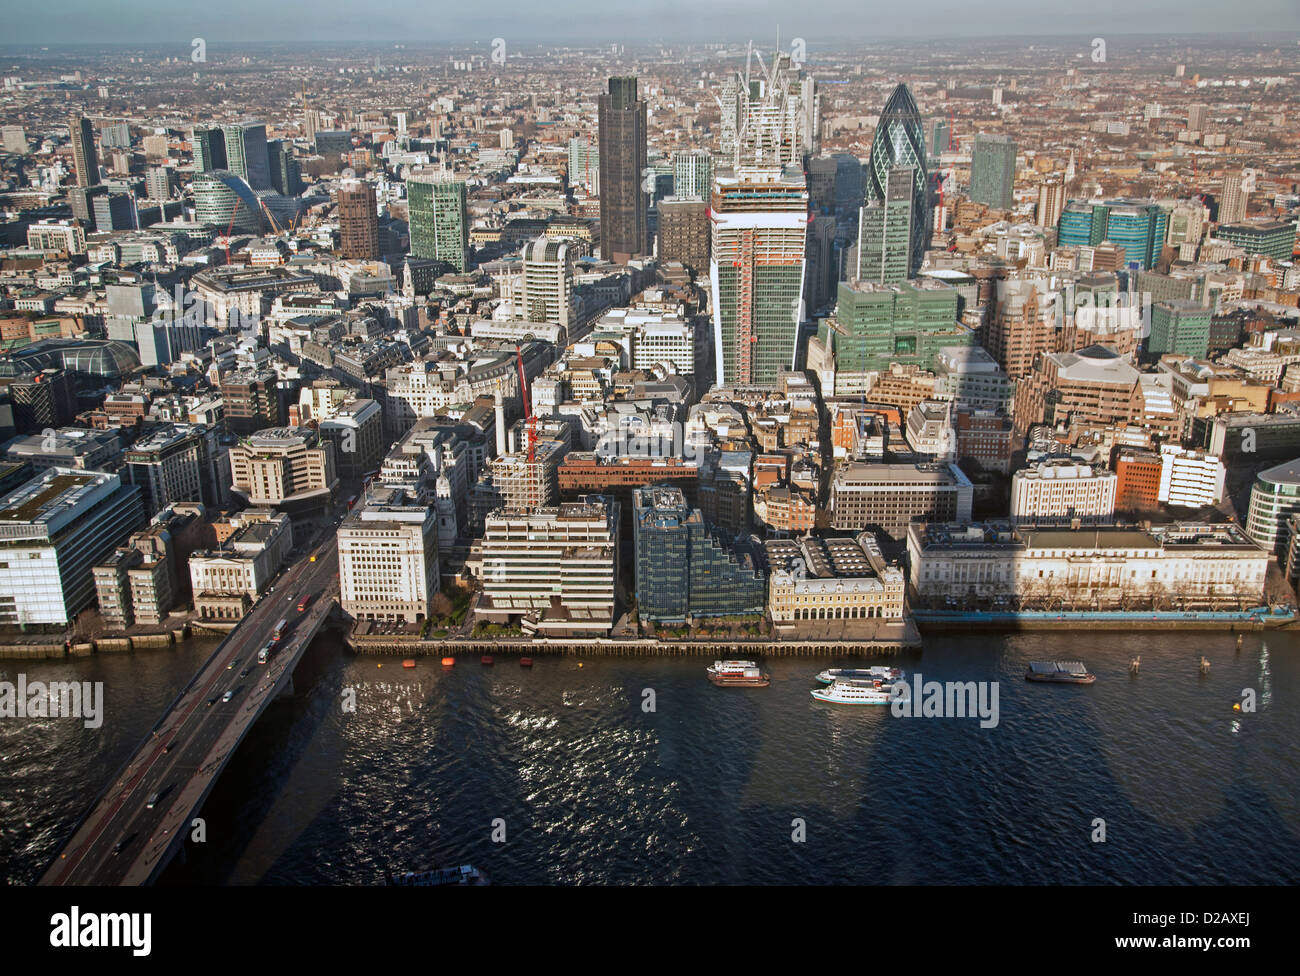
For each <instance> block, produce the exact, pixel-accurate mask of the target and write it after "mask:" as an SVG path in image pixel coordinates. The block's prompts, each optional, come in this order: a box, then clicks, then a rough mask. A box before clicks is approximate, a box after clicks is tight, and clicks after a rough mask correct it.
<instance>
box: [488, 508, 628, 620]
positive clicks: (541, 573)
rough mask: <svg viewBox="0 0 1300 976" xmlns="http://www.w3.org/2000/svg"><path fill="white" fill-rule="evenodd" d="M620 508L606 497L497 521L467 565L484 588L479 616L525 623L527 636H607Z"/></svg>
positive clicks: (496, 516) (493, 518) (505, 513)
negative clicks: (518, 619)
mask: <svg viewBox="0 0 1300 976" xmlns="http://www.w3.org/2000/svg"><path fill="white" fill-rule="evenodd" d="M618 509H619V506H618V503H617V502H614V501H610V500H608V499H605V498H602V497H600V496H584V497H583V498H582V499H580V500H579V501H575V502H563V503H561V504H560V505H558V506H550V507H546V508H542V509H540V510H537V511H534V512H519V511H515V510H511V509H508V508H502V509H498V510H497V511H495V512H493V513H492V514H490V515H489V516H488V517H487V519H486V523H485V526H484V533H483V538H482V539H481V540H480V541H478V542H476V543H475V544H474V546H473V548H472V550H471V553H470V560H469V562H468V563H467V566H468V567H469V568H470V569H471V571H472V572H473V573H474V575H476V576H477V577H478V578H479V579H480V580H481V581H482V584H483V592H482V594H481V595H480V597H479V602H478V609H477V612H478V616H479V617H480V618H481V619H483V620H485V621H490V622H498V623H505V622H508V621H511V620H512V619H514V618H521V621H520V622H521V624H522V627H523V630H524V633H525V634H541V635H544V636H584V635H585V636H602V635H605V634H608V633H609V630H610V628H611V627H613V625H614V599H615V591H616V588H617V583H618V548H619V511H618Z"/></svg>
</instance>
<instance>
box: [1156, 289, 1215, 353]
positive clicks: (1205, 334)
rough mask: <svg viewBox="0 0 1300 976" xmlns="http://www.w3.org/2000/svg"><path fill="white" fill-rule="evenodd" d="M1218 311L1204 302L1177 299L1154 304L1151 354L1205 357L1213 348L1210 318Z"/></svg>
mask: <svg viewBox="0 0 1300 976" xmlns="http://www.w3.org/2000/svg"><path fill="white" fill-rule="evenodd" d="M1213 317H1214V310H1213V309H1211V308H1207V307H1205V306H1204V305H1202V304H1201V303H1200V302H1194V301H1188V300H1186V299H1174V300H1173V301H1167V302H1156V303H1155V304H1154V305H1152V306H1151V336H1150V338H1149V339H1148V340H1147V354H1148V355H1149V356H1150V357H1152V358H1155V357H1157V356H1163V355H1165V354H1166V353H1178V354H1179V355H1182V356H1193V357H1195V358H1198V359H1204V358H1205V355H1206V353H1207V352H1208V350H1209V347H1210V319H1211V318H1213Z"/></svg>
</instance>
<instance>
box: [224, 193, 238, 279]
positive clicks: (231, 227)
mask: <svg viewBox="0 0 1300 976" xmlns="http://www.w3.org/2000/svg"><path fill="white" fill-rule="evenodd" d="M238 214H239V197H235V209H234V210H232V211H230V224H229V225H228V226H227V227H226V264H229V263H230V232H231V231H232V230H234V229H235V217H236V216H237V215H238Z"/></svg>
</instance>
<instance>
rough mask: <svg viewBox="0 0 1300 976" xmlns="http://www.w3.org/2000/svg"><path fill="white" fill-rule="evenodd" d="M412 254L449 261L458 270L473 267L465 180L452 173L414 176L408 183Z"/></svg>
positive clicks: (407, 194) (418, 256) (407, 193)
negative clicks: (470, 259)
mask: <svg viewBox="0 0 1300 976" xmlns="http://www.w3.org/2000/svg"><path fill="white" fill-rule="evenodd" d="M406 196H407V207H408V210H409V218H410V225H411V254H412V255H413V256H414V257H417V258H430V259H432V260H435V261H446V262H447V263H448V264H450V265H451V266H452V267H453V268H455V269H456V270H457V271H460V272H463V271H465V270H466V269H467V268H468V267H469V213H468V210H467V204H466V196H465V181H464V180H458V179H456V178H455V177H453V176H452V175H451V174H442V173H439V174H434V175H431V176H421V175H416V176H412V177H411V178H410V179H409V180H407V182H406Z"/></svg>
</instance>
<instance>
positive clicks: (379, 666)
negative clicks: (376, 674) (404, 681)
mask: <svg viewBox="0 0 1300 976" xmlns="http://www.w3.org/2000/svg"><path fill="white" fill-rule="evenodd" d="M383 666H384V665H383V664H382V663H380V664H376V665H375V667H377V668H382V667H383Z"/></svg>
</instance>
